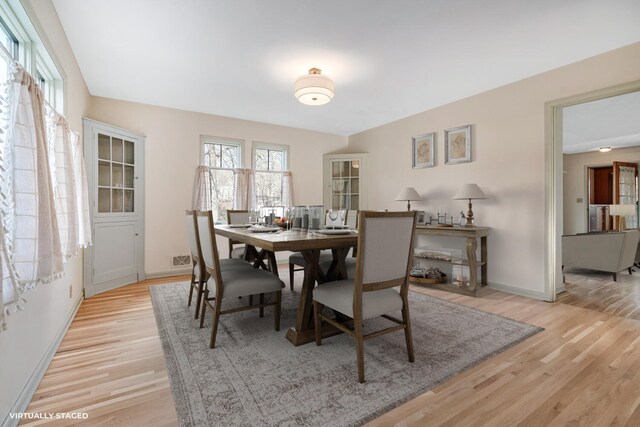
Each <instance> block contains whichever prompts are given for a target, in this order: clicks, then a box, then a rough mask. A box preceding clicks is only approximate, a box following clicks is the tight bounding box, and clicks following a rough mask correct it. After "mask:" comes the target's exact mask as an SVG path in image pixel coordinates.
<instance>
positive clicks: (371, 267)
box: [313, 211, 416, 383]
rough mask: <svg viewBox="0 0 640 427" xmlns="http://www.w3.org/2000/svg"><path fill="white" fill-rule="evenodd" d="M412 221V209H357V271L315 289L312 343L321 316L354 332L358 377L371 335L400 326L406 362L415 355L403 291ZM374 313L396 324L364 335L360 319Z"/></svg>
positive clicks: (361, 374)
mask: <svg viewBox="0 0 640 427" xmlns="http://www.w3.org/2000/svg"><path fill="white" fill-rule="evenodd" d="M415 222H416V214H415V211H414V212H372V211H361V212H360V214H359V235H358V256H357V264H356V275H355V277H354V278H353V279H348V280H340V281H336V282H328V283H323V284H321V285H319V286H317V287H316V288H315V289H314V290H313V314H314V325H315V338H316V345H321V344H322V332H321V331H322V329H321V327H322V322H328V323H330V324H331V325H333V326H335V327H336V328H338V329H340V330H341V331H343V332H345V333H347V334H349V335H351V336H352V337H354V338H355V342H356V354H357V364H358V381H359V382H361V383H363V382H364V381H365V376H364V341H365V340H367V339H369V338H375V337H378V336H380V335H383V334H386V333H389V332H394V331H398V330H404V334H405V341H406V345H407V353H408V356H409V362H413V361H414V354H413V339H412V337H411V321H410V319H409V304H408V298H407V293H408V290H409V284H408V283H409V273H410V268H411V255H412V252H413V234H414V229H415ZM397 287H400V289H399V291H398V290H396V289H395V288H397ZM323 307H329V308H331V309H333V310H334V311H337V312H339V313H342V314H344V315H345V316H348V317H350V318H352V319H353V325H354V328H353V329H351V328H349V327H347V326H345V325H344V324H342V323H338V322H337V321H336V320H334V319H331V318H329V317H327V316H325V315H324V314H323V312H322V310H323ZM396 311H401V313H402V319H398V318H396V317H394V316H391V315H390V314H389V313H392V312H396ZM377 316H382V317H383V318H385V319H387V320H390V321H391V322H393V323H396V325H393V326H390V327H388V328H385V329H381V330H378V331H374V332H369V333H367V334H366V335H365V334H364V333H363V321H364V320H366V319H370V318H373V317H377Z"/></svg>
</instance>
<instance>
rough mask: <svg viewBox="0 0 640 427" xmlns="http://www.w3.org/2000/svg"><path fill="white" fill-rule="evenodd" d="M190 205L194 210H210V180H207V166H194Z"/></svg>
mask: <svg viewBox="0 0 640 427" xmlns="http://www.w3.org/2000/svg"><path fill="white" fill-rule="evenodd" d="M192 205H193V209H195V210H199V211H209V210H211V181H210V180H209V167H207V166H198V167H197V168H196V179H195V181H194V183H193V198H192Z"/></svg>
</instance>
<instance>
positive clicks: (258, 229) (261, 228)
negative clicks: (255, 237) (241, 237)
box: [249, 227, 281, 233]
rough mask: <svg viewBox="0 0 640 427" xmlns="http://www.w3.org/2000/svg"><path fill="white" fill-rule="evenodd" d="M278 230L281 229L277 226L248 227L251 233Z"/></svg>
mask: <svg viewBox="0 0 640 427" xmlns="http://www.w3.org/2000/svg"><path fill="white" fill-rule="evenodd" d="M279 230H281V228H279V227H251V228H250V229H249V231H250V232H252V233H273V232H274V231H279Z"/></svg>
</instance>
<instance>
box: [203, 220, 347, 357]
mask: <svg viewBox="0 0 640 427" xmlns="http://www.w3.org/2000/svg"><path fill="white" fill-rule="evenodd" d="M215 233H216V234H217V235H220V236H223V237H227V238H229V239H231V240H233V241H235V242H241V243H244V244H245V245H246V249H245V259H246V260H247V261H251V262H253V265H254V267H256V268H264V269H268V270H270V271H271V272H272V273H273V274H275V275H278V267H277V264H276V258H275V253H276V252H281V251H292V252H300V253H302V256H303V257H304V260H305V261H306V266H305V267H304V281H303V283H302V291H301V292H300V301H299V302H298V312H297V314H296V323H295V326H293V327H292V328H290V329H289V330H288V331H287V335H286V337H287V339H288V340H289V341H290V342H291V343H292V344H293V345H296V346H298V345H301V344H306V343H308V342H311V341H314V340H315V331H314V325H313V288H314V286H315V284H316V283H318V285H319V286H320V285H321V284H322V283H325V282H328V281H332V280H340V279H346V278H347V269H346V267H345V258H346V257H347V254H348V253H349V250H350V249H351V248H352V247H356V246H357V244H358V234H357V232H355V231H352V232H350V233H349V234H340V235H323V234H321V233H319V232H307V231H301V230H279V231H277V232H269V233H265V232H262V233H259V232H254V231H252V230H251V229H248V228H232V227H231V226H228V225H216V226H215ZM324 249H330V250H331V252H332V255H333V262H332V263H331V266H330V268H329V270H328V272H327V273H326V274H325V272H323V271H322V270H321V269H320V267H319V260H320V251H322V250H324ZM265 258H266V260H267V263H266V264H265V262H264V260H265ZM337 333H339V331H338V330H337V329H335V328H333V327H332V326H331V325H329V324H328V323H326V322H325V323H324V324H323V330H322V335H323V337H325V336H330V335H335V334H337Z"/></svg>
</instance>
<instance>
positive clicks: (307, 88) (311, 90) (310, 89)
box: [295, 68, 336, 105]
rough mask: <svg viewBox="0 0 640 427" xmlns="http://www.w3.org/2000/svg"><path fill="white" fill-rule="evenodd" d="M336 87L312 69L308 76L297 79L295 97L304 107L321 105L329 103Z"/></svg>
mask: <svg viewBox="0 0 640 427" xmlns="http://www.w3.org/2000/svg"><path fill="white" fill-rule="evenodd" d="M335 90H336V86H335V84H334V83H333V81H332V80H331V79H330V78H329V77H327V76H323V75H322V74H320V70H319V69H317V68H312V69H310V70H309V74H307V75H306V76H302V77H299V78H298V80H296V84H295V96H296V98H298V101H300V102H302V103H303V104H306V105H323V104H326V103H328V102H329V101H331V99H332V98H333V95H334V92H335Z"/></svg>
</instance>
